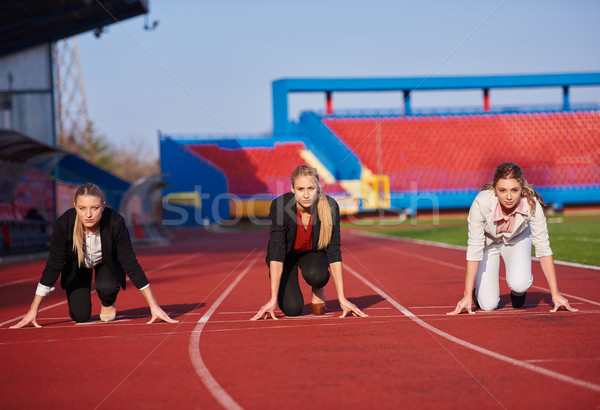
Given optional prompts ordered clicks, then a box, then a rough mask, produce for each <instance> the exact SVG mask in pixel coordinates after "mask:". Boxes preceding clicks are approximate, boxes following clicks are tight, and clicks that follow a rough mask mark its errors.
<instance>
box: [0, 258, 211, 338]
mask: <svg viewBox="0 0 600 410" xmlns="http://www.w3.org/2000/svg"><path fill="white" fill-rule="evenodd" d="M202 254H203V253H196V254H192V255H189V256H186V257H185V258H182V259H178V260H176V261H173V262H167V263H165V264H162V265H160V266H157V267H156V268H153V269H150V270H148V271H145V273H147V274H150V273H152V272H156V271H159V270H161V269H166V268H169V267H171V266H173V265H175V264H178V263H182V262H186V261H188V260H190V259H194V258H197V257H198V256H200V255H202ZM36 278H37V276H36ZM94 293H96V290H94V289H93V290H92V291H91V292H90V295H93V294H94ZM67 302H68V300H63V301H62V302H58V303H55V304H53V305H50V306H46V307H44V308H41V309H40V310H38V314H39V312H44V311H46V310H48V309H52V308H55V307H57V306H60V305H64V304H65V303H67ZM26 314H27V313H25V314H24V315H21V316H17V317H14V318H12V319H9V320H6V321H4V322H2V323H0V327H2V326H4V325H6V324H8V323H11V322H16V321H19V320H21V319H23V318H24V317H25V315H26Z"/></svg>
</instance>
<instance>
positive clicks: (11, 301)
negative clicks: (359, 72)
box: [0, 231, 600, 409]
mask: <svg viewBox="0 0 600 410" xmlns="http://www.w3.org/2000/svg"><path fill="white" fill-rule="evenodd" d="M342 239H343V257H344V267H345V285H346V294H347V296H348V298H349V299H350V300H351V301H353V302H354V303H356V304H357V305H358V306H359V307H360V308H361V309H362V310H363V311H364V312H366V313H368V314H369V315H370V316H369V317H368V318H354V317H351V318H345V319H339V318H337V316H339V314H340V313H341V312H340V310H339V305H338V304H337V301H336V300H335V290H334V287H333V285H332V284H330V285H328V286H327V288H326V296H327V298H328V300H329V302H328V313H327V314H326V315H324V316H319V317H317V316H313V315H310V314H308V312H309V309H308V306H306V309H305V311H306V312H307V313H306V314H305V315H302V316H300V317H298V318H286V317H281V320H279V321H273V320H266V321H259V322H250V321H249V320H248V319H249V318H250V317H251V316H253V315H254V313H255V312H256V311H257V310H258V308H259V307H260V306H261V305H262V304H263V303H265V302H266V300H267V298H268V277H267V269H266V265H265V262H264V256H265V253H264V249H265V246H266V242H267V233H266V232H265V231H256V232H230V233H218V234H207V233H198V234H197V235H195V236H193V237H189V235H188V238H182V237H180V239H178V240H175V241H174V242H173V244H172V245H171V246H169V247H165V248H138V249H137V253H138V257H139V260H140V262H141V263H142V266H143V267H144V269H145V270H146V272H147V274H148V277H149V279H150V282H151V284H152V289H153V291H154V293H155V295H156V297H157V299H158V301H159V303H160V304H161V305H162V306H163V308H164V309H165V310H166V311H167V312H168V313H170V314H171V315H172V316H173V317H176V318H177V319H178V320H179V321H180V323H178V324H167V323H155V324H152V325H146V321H147V320H148V319H149V309H148V308H147V306H146V304H145V301H144V299H143V297H142V296H141V294H139V292H137V291H136V290H135V288H133V286H131V289H129V288H128V290H127V291H126V292H124V293H122V294H121V295H119V298H118V300H117V309H118V315H117V320H116V321H115V322H112V323H102V322H99V321H98V316H97V313H98V311H99V302H98V300H97V298H93V304H94V306H93V309H94V312H95V313H96V316H94V317H92V321H90V322H89V323H87V324H82V325H75V324H74V322H72V321H71V320H70V319H69V317H68V313H67V307H66V303H65V297H64V292H63V291H62V290H57V291H56V292H54V294H53V295H51V296H50V297H48V298H47V300H45V301H44V303H43V305H42V309H44V310H43V311H42V312H40V315H39V322H40V324H42V325H43V328H42V329H34V328H26V329H20V330H12V329H8V327H9V326H11V325H12V324H14V323H16V322H17V320H19V319H20V317H21V316H22V315H23V314H24V313H25V311H26V310H27V308H28V306H29V303H30V302H31V299H32V297H33V293H34V290H35V286H36V283H37V281H38V280H39V276H40V273H41V270H42V268H43V264H44V261H34V262H27V263H14V264H3V265H0V269H1V273H0V301H1V302H0V303H1V305H0V324H1V326H0V334H1V335H2V337H1V341H0V346H1V350H0V352H1V353H0V358H1V361H2V368H3V371H2V374H1V376H0V399H1V402H2V407H3V408H31V407H42V406H44V407H49V408H65V407H68V408H107V409H110V408H165V407H167V406H173V407H175V406H176V407H178V408H181V409H188V408H190V409H191V408H195V409H197V408H200V409H219V408H245V409H271V408H273V409H275V408H277V409H280V408H286V409H305V408H311V407H317V408H322V409H331V408H342V407H351V408H357V409H366V408H382V409H392V408H394V409H397V408H459V407H460V408H465V409H475V408H478V409H480V408H500V409H502V408H506V409H537V408H546V409H553V408H555V409H564V408H578V409H585V408H589V409H595V408H598V406H599V405H600V344H599V342H600V332H599V330H598V329H600V315H599V314H600V294H599V289H600V271H598V270H594V269H585V268H575V267H569V266H557V270H558V275H559V285H560V289H561V291H562V292H563V294H566V295H569V296H567V297H568V298H569V300H570V302H571V303H572V304H573V305H574V306H575V307H577V308H579V312H577V313H569V312H565V311H559V312H557V313H550V312H549V309H550V303H551V301H550V298H549V294H548V292H547V291H546V290H544V288H545V286H546V283H545V279H544V276H543V274H542V272H541V269H540V267H539V264H538V263H537V262H534V277H535V281H534V286H535V287H534V288H533V289H531V290H530V292H528V294H527V300H526V306H525V308H524V309H519V310H515V309H512V308H511V307H510V302H509V300H508V288H507V287H506V284H505V283H502V287H501V290H502V300H501V305H502V307H501V308H500V309H498V310H496V311H493V312H481V311H478V312H477V313H476V314H475V315H467V314H463V315H461V316H458V317H449V316H446V314H445V313H446V312H448V311H450V310H452V309H453V307H454V305H455V304H456V302H457V301H458V299H459V297H460V295H461V293H462V282H463V274H464V273H463V272H464V251H462V250H456V249H449V248H442V247H436V246H428V245H422V244H415V243H410V242H404V241H397V240H391V239H384V238H378V237H367V236H363V235H360V234H358V233H353V232H351V231H344V232H343V237H342ZM302 288H303V290H304V291H305V300H308V296H309V292H310V290H309V288H308V286H307V285H306V284H303V286H302Z"/></svg>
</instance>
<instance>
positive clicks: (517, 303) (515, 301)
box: [510, 292, 527, 309]
mask: <svg viewBox="0 0 600 410" xmlns="http://www.w3.org/2000/svg"><path fill="white" fill-rule="evenodd" d="M525 295H527V292H525V293H523V294H522V295H521V296H517V295H515V294H514V293H512V292H510V301H511V303H512V307H514V308H515V309H519V308H520V307H523V305H524V304H525Z"/></svg>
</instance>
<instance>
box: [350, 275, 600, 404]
mask: <svg viewBox="0 0 600 410" xmlns="http://www.w3.org/2000/svg"><path fill="white" fill-rule="evenodd" d="M344 268H345V269H347V270H348V271H349V272H350V273H351V274H352V275H354V276H355V277H356V278H357V279H358V280H360V281H361V282H362V283H364V284H365V285H367V286H368V287H369V288H371V289H372V290H374V291H375V292H377V293H378V294H379V295H380V296H381V297H382V298H384V299H385V300H387V301H388V302H389V303H390V304H391V305H392V306H394V307H395V308H396V309H398V310H399V311H400V312H402V314H403V315H405V316H406V317H408V318H410V319H411V320H412V321H414V322H415V323H416V324H418V325H419V326H421V327H423V328H424V329H427V330H429V331H430V332H432V333H435V334H436V335H438V336H441V337H443V338H444V339H447V340H449V341H451V342H454V343H456V344H458V345H460V346H463V347H466V348H467V349H471V350H474V351H476V352H478V353H481V354H484V355H486V356H490V357H492V358H494V359H498V360H501V361H503V362H506V363H509V364H512V365H515V366H517V367H521V368H524V369H527V370H531V371H533V372H536V373H540V374H542V375H544V376H548V377H551V378H553V379H557V380H560V381H562V382H565V383H570V384H573V385H575V386H579V387H583V388H585V389H588V390H592V391H594V392H596V393H600V385H598V384H594V383H591V382H587V381H585V380H579V379H576V378H574V377H571V376H567V375H564V374H562V373H558V372H555V371H552V370H548V369H544V368H543V367H539V366H536V365H533V364H530V363H527V362H524V361H522V360H517V359H513V358H512V357H508V356H505V355H503V354H500V353H496V352H494V351H491V350H488V349H485V348H483V347H481V346H477V345H474V344H473V343H469V342H467V341H464V340H462V339H459V338H457V337H455V336H452V335H451V334H449V333H446V332H444V331H442V330H440V329H438V328H437V327H433V326H431V325H430V324H428V323H426V322H424V321H423V320H421V319H420V318H419V317H417V316H416V315H414V314H413V313H412V312H411V311H409V310H408V309H406V308H405V307H404V306H402V305H401V304H400V303H398V302H396V301H395V300H394V299H392V298H391V297H390V296H389V295H388V294H387V293H385V292H384V291H383V290H381V289H379V288H378V287H377V286H375V285H374V284H372V283H371V282H370V281H368V280H367V279H365V278H364V277H363V276H362V275H360V274H359V273H358V272H356V271H355V270H354V269H352V268H350V267H349V266H347V265H346V264H344Z"/></svg>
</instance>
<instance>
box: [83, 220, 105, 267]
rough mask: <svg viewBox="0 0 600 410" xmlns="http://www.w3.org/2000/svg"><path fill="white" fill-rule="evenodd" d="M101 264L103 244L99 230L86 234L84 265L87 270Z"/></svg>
mask: <svg viewBox="0 0 600 410" xmlns="http://www.w3.org/2000/svg"><path fill="white" fill-rule="evenodd" d="M100 262H102V242H101V241H100V229H97V230H96V232H92V233H87V232H86V233H85V250H84V252H83V264H84V265H85V267H86V268H93V267H94V266H96V265H97V264H99V263H100Z"/></svg>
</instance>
